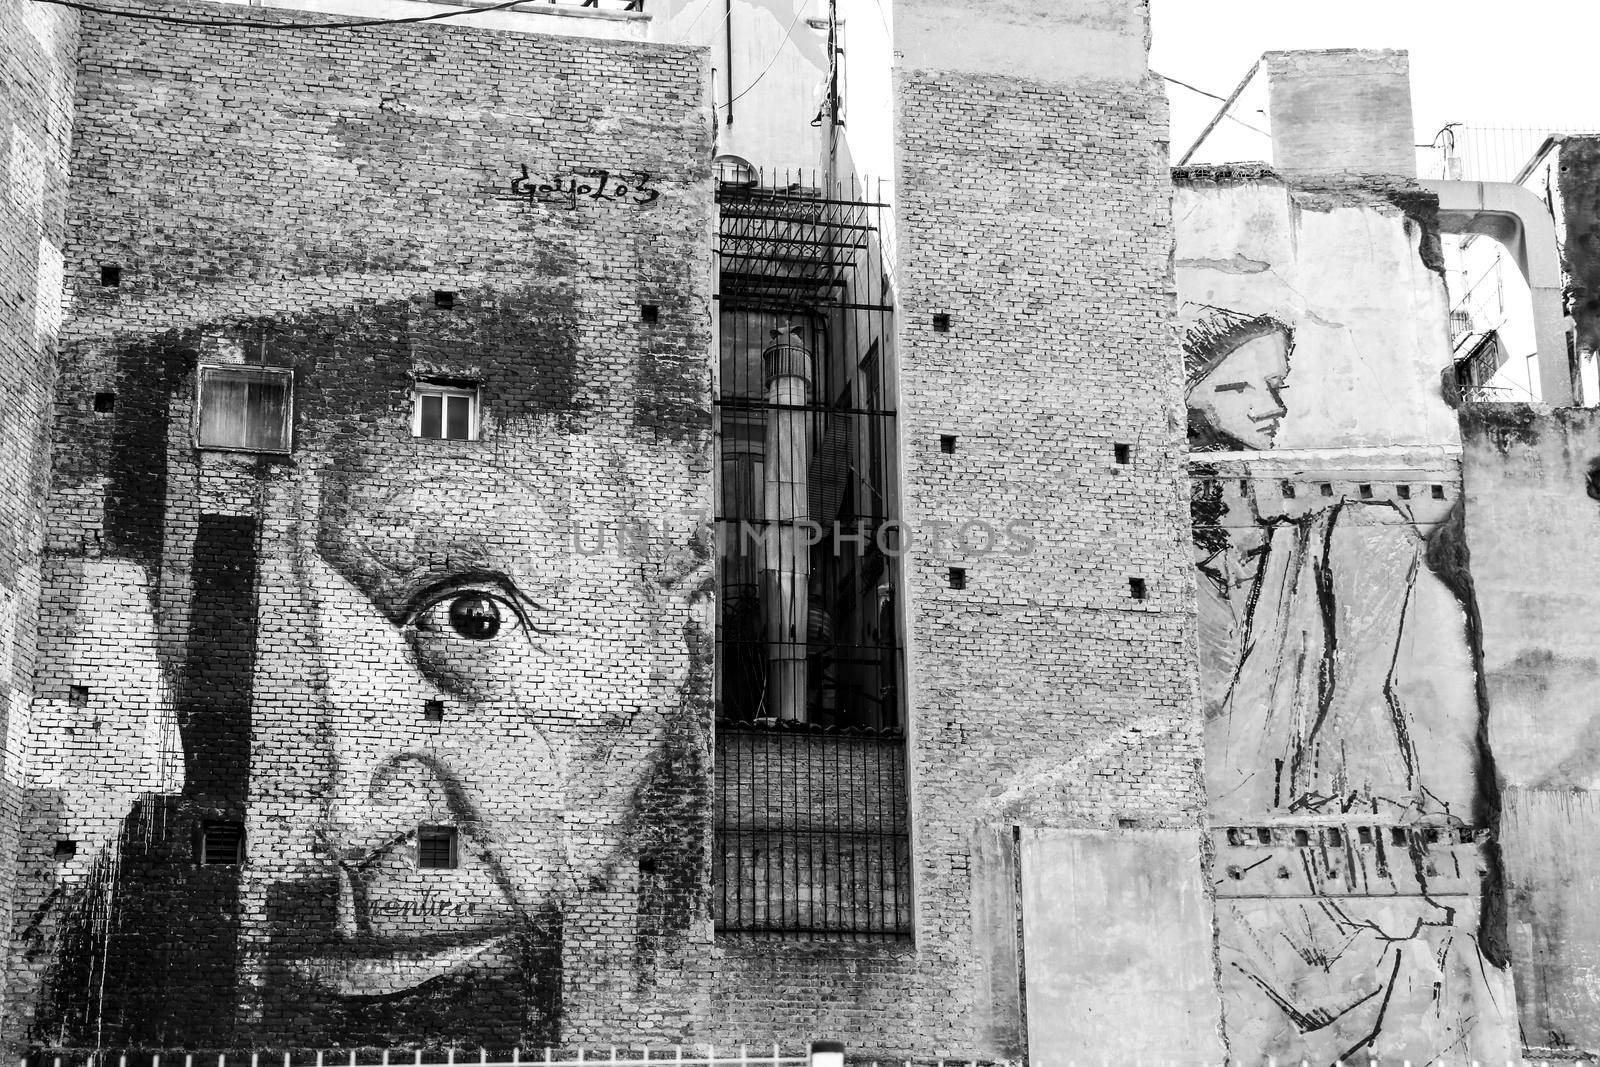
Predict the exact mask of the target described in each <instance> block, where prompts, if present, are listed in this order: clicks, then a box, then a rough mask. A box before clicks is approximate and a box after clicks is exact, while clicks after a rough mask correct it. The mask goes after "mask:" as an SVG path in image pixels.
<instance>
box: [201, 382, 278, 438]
mask: <svg viewBox="0 0 1600 1067" xmlns="http://www.w3.org/2000/svg"><path fill="white" fill-rule="evenodd" d="M293 395H294V375H293V372H292V371H288V370H281V369H278V368H275V367H201V368H200V404H199V409H200V425H199V429H198V433H197V437H198V440H199V444H200V447H201V448H215V449H225V450H230V451H236V452H288V451H289V444H290V436H289V433H290V431H289V427H290V419H291V416H292V411H291V408H292V406H293V404H292V398H293Z"/></svg>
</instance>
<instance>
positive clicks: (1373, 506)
mask: <svg viewBox="0 0 1600 1067" xmlns="http://www.w3.org/2000/svg"><path fill="white" fill-rule="evenodd" d="M1293 349H1294V331H1293V329H1292V328H1291V327H1290V326H1288V325H1287V324H1285V323H1284V322H1282V321H1280V320H1279V319H1276V318H1274V317H1272V316H1269V315H1254V316H1252V315H1245V314H1242V313H1239V312H1235V311H1230V310H1224V309H1214V308H1213V309H1207V310H1206V311H1205V312H1204V313H1202V314H1201V315H1199V316H1198V317H1197V319H1196V320H1195V323H1194V326H1193V327H1192V328H1191V329H1190V330H1189V332H1188V335H1187V337H1186V339H1185V344H1184V354H1185V360H1186V366H1187V370H1188V405H1189V424H1190V430H1191V447H1192V448H1193V450H1194V451H1195V452H1204V453H1206V454H1207V455H1206V457H1205V458H1206V459H1207V460H1210V459H1211V458H1212V456H1213V455H1215V458H1216V459H1217V460H1218V461H1219V462H1220V461H1221V460H1222V459H1223V457H1224V456H1228V462H1229V470H1228V475H1227V477H1228V478H1229V479H1234V478H1237V479H1238V480H1240V481H1243V482H1245V483H1248V484H1252V485H1253V484H1254V480H1253V479H1254V477H1255V475H1256V473H1258V471H1253V470H1252V469H1251V468H1250V466H1249V464H1250V463H1251V459H1250V457H1249V456H1248V455H1245V456H1237V455H1228V454H1229V453H1239V452H1246V453H1249V452H1263V451H1267V450H1271V449H1272V448H1273V445H1274V440H1275V438H1276V436H1277V433H1278V430H1279V427H1280V426H1281V424H1282V422H1283V420H1284V419H1285V418H1286V417H1288V416H1289V410H1288V408H1287V406H1286V405H1285V404H1284V401H1283V393H1284V392H1285V390H1286V389H1287V379H1288V377H1289V374H1290V366H1291V363H1290V360H1291V355H1292V353H1293ZM1270 466H1271V470H1272V474H1271V475H1270V476H1269V477H1270V482H1271V486H1270V491H1267V490H1265V489H1264V490H1263V491H1260V492H1257V491H1254V490H1252V492H1250V493H1249V494H1247V495H1244V496H1243V497H1240V498H1238V499H1237V500H1236V502H1235V503H1234V504H1232V505H1226V504H1223V503H1222V500H1221V495H1220V493H1219V492H1218V487H1219V485H1220V484H1221V478H1220V476H1219V477H1218V478H1216V479H1212V478H1206V477H1204V476H1203V475H1204V474H1205V473H1206V471H1202V472H1200V476H1198V481H1197V489H1196V493H1195V504H1194V509H1195V541H1196V545H1197V548H1198V549H1199V551H1200V558H1199V560H1198V566H1199V568H1200V572H1201V575H1202V578H1203V581H1202V582H1201V598H1200V599H1201V659H1202V662H1201V676H1202V688H1203V692H1204V695H1205V699H1206V708H1207V717H1208V722H1209V726H1208V753H1207V754H1208V759H1209V769H1208V774H1209V777H1210V779H1211V786H1212V798H1211V801H1212V814H1213V816H1214V817H1228V818H1235V817H1236V818H1239V819H1244V820H1249V819H1254V818H1260V817H1263V816H1266V815H1269V814H1272V813H1282V814H1291V813H1298V814H1312V813H1319V812H1320V813H1329V814H1331V813H1336V812H1349V811H1354V810H1361V811H1374V812H1378V811H1381V812H1383V813H1384V814H1385V815H1388V816H1393V817H1396V818H1399V817H1402V816H1407V815H1413V816H1414V815H1423V814H1438V815H1454V816H1456V817H1458V818H1461V819H1470V817H1471V814H1472V801H1473V798H1474V796H1475V788H1474V777H1475V769H1476V765H1475V760H1476V748H1475V740H1474V737H1475V730H1476V722H1477V704H1476V689H1475V684H1474V668H1473V663H1472V658H1471V655H1470V651H1469V648H1468V644H1467V635H1466V619H1465V614H1464V611H1463V608H1462V604H1461V602H1460V600H1459V599H1458V598H1457V596H1456V594H1455V593H1454V592H1453V591H1452V590H1451V589H1450V588H1449V586H1448V585H1447V584H1446V583H1445V582H1444V581H1442V580H1441V578H1440V577H1439V576H1438V575H1437V574H1435V573H1434V572H1433V570H1432V569H1430V567H1429V566H1428V564H1427V558H1428V537H1430V536H1432V535H1433V533H1434V529H1432V528H1430V529H1426V530H1425V529H1423V528H1422V526H1421V525H1419V523H1418V522H1417V520H1416V516H1415V515H1414V513H1413V512H1412V511H1411V510H1410V509H1409V508H1408V507H1407V506H1406V501H1405V500H1401V499H1390V498H1388V497H1387V496H1385V497H1384V498H1381V499H1380V498H1378V497H1377V496H1376V495H1374V496H1373V497H1372V498H1361V497H1359V496H1358V497H1356V498H1354V499H1351V498H1347V497H1345V496H1344V495H1343V494H1340V495H1338V496H1334V495H1331V494H1330V495H1324V493H1325V492H1328V491H1329V490H1328V489H1327V488H1324V487H1325V486H1326V487H1330V488H1331V484H1332V482H1331V480H1330V479H1331V478H1332V475H1328V476H1319V475H1318V474H1317V473H1316V471H1315V470H1312V469H1306V470H1287V471H1286V469H1285V468H1284V466H1283V465H1282V464H1281V463H1272V464H1271V465H1270ZM1257 467H1258V468H1259V472H1262V473H1264V472H1265V471H1266V470H1267V467H1266V466H1263V465H1262V462H1261V461H1258V462H1257ZM1236 468H1237V469H1236ZM1207 470H1208V471H1209V472H1210V473H1213V474H1215V473H1217V470H1218V468H1216V467H1214V466H1208V468H1207ZM1285 473H1289V474H1291V475H1298V477H1294V476H1291V477H1285V476H1284V475H1285ZM1342 477H1343V476H1341V478H1342ZM1263 480H1267V479H1263ZM1296 481H1298V482H1301V483H1302V485H1303V488H1304V492H1298V493H1296V494H1294V495H1293V496H1292V497H1290V496H1284V495H1283V494H1282V493H1281V491H1280V489H1279V486H1280V485H1281V484H1282V483H1284V482H1290V483H1292V482H1296ZM1245 508H1247V509H1248V513H1244V514H1241V513H1240V511H1241V510H1242V509H1245ZM1419 753H1426V758H1423V757H1422V756H1420V755H1419Z"/></svg>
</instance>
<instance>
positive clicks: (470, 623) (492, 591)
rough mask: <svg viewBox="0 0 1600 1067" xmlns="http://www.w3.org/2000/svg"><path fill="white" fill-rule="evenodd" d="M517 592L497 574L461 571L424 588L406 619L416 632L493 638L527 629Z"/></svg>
mask: <svg viewBox="0 0 1600 1067" xmlns="http://www.w3.org/2000/svg"><path fill="white" fill-rule="evenodd" d="M523 600H524V598H522V596H521V594H520V593H518V592H517V590H516V587H515V586H513V585H512V584H511V582H510V580H509V579H507V578H505V577H504V576H501V575H463V576H461V577H460V578H456V579H452V580H449V581H446V582H440V583H437V584H435V585H432V586H430V587H429V588H428V589H426V590H424V591H423V592H422V593H421V594H420V595H419V596H418V597H417V598H416V604H417V607H416V608H415V609H413V610H412V611H411V613H410V615H409V617H408V619H407V620H406V621H407V623H408V624H409V625H410V626H412V627H413V628H415V629H416V631H417V632H418V633H419V634H426V635H430V636H434V637H445V638H464V639H466V640H468V641H493V640H495V639H496V638H504V637H508V636H510V635H511V634H514V633H517V632H519V631H522V630H525V629H527V630H531V629H532V627H531V626H529V625H528V619H527V615H526V613H525V612H524V610H523Z"/></svg>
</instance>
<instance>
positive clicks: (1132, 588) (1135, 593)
mask: <svg viewBox="0 0 1600 1067" xmlns="http://www.w3.org/2000/svg"><path fill="white" fill-rule="evenodd" d="M1128 595H1129V596H1131V597H1133V599H1135V600H1144V599H1146V598H1147V597H1148V596H1149V595H1150V594H1149V591H1148V590H1147V589H1146V588H1145V584H1144V579H1143V578H1129V579H1128Z"/></svg>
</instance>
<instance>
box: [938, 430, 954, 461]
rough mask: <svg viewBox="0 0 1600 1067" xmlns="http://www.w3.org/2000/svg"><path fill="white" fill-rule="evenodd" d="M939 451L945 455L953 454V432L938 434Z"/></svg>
mask: <svg viewBox="0 0 1600 1067" xmlns="http://www.w3.org/2000/svg"><path fill="white" fill-rule="evenodd" d="M939 451H941V452H943V453H944V454H945V455H947V456H950V455H954V454H955V451H956V437H955V434H949V433H946V434H940V435H939Z"/></svg>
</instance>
